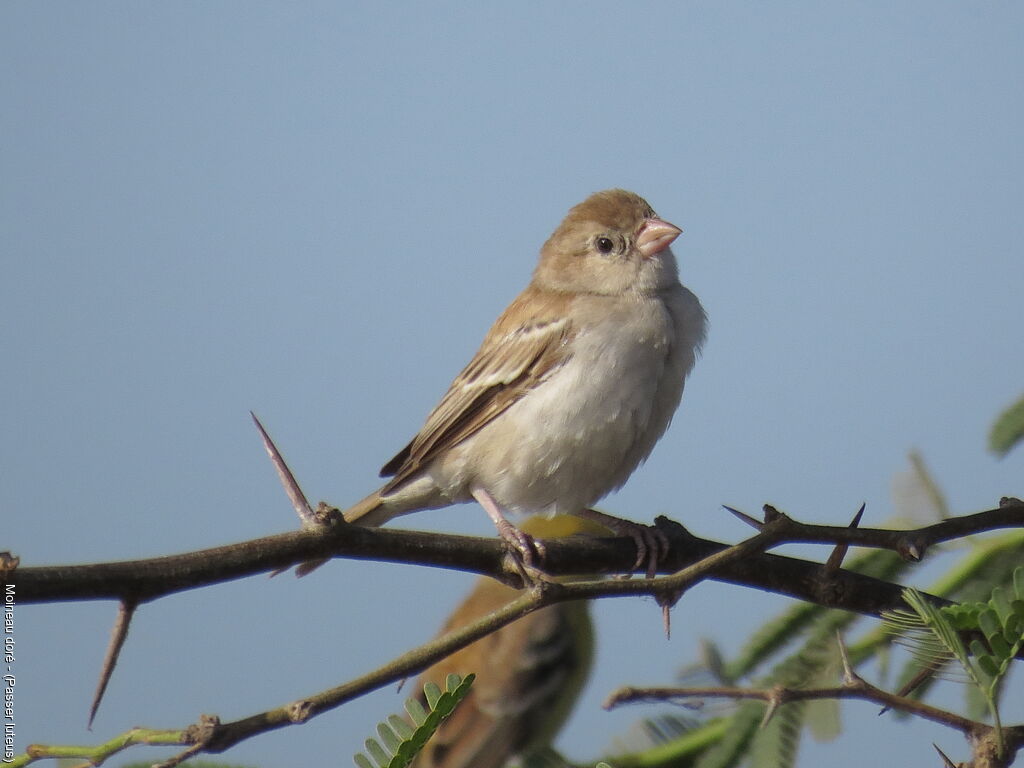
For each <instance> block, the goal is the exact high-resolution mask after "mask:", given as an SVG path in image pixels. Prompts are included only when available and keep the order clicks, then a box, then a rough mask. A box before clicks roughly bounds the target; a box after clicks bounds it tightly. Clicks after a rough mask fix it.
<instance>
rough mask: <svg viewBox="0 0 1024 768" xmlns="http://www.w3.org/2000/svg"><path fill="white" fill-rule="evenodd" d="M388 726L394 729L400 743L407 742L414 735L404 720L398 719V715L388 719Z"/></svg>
mask: <svg viewBox="0 0 1024 768" xmlns="http://www.w3.org/2000/svg"><path fill="white" fill-rule="evenodd" d="M388 724H389V725H390V726H391V727H392V728H393V729H394V731H395V733H397V734H398V735H399V736H400V737H401V739H402V741H408V740H409V739H411V738H412V736H413V734H414V733H415V731H414V730H413V729H412V728H411V727H410V725H409V723H408V722H407V721H406V720H405V718H403V717H399V716H398V715H391V716H390V717H388Z"/></svg>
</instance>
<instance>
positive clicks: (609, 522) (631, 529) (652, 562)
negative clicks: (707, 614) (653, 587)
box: [576, 509, 669, 579]
mask: <svg viewBox="0 0 1024 768" xmlns="http://www.w3.org/2000/svg"><path fill="white" fill-rule="evenodd" d="M576 514H577V516H579V517H582V518H585V519H587V520H593V521H594V522H595V523H598V524H599V525H603V526H604V527H605V528H607V529H608V530H610V531H613V532H614V533H617V534H619V535H620V536H629V537H630V538H631V539H633V541H634V542H635V543H636V562H635V563H633V567H632V568H631V569H630V571H629V573H627V574H626V578H627V579H628V578H629V577H630V576H632V575H633V572H634V571H638V570H640V569H641V568H642V567H643V565H644V563H646V564H647V578H648V579H653V578H654V575H655V574H656V573H657V572H658V562H659V561H660V560H662V559H663V558H664V557H665V556H666V555H667V554H668V549H669V543H668V537H667V536H666V535H665V534H664V533H662V532H661V530H660V529H658V528H656V527H655V526H653V525H643V524H642V523H634V522H633V521H632V520H623V519H622V518H621V517H613V516H612V515H606V514H605V513H604V512H598V511H597V510H596V509H584V510H581V511H579V512H577V513H576Z"/></svg>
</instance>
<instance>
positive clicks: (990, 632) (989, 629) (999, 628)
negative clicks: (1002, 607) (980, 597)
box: [978, 608, 1003, 642]
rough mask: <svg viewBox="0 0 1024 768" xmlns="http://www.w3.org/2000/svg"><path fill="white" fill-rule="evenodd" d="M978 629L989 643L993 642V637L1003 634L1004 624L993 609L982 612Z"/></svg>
mask: <svg viewBox="0 0 1024 768" xmlns="http://www.w3.org/2000/svg"><path fill="white" fill-rule="evenodd" d="M978 628H979V629H980V630H981V631H982V634H984V635H985V638H986V639H987V640H988V641H989V642H992V638H993V637H998V636H1000V635H1002V634H1003V623H1002V622H1001V621H1000V620H999V616H997V615H996V612H995V611H994V610H992V609H991V608H988V609H987V610H984V611H982V612H981V614H980V615H979V616H978Z"/></svg>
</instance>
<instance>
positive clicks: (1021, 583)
mask: <svg viewBox="0 0 1024 768" xmlns="http://www.w3.org/2000/svg"><path fill="white" fill-rule="evenodd" d="M1013 591H1014V592H1016V593H1017V599H1018V600H1024V566H1022V567H1020V568H1014V570H1013Z"/></svg>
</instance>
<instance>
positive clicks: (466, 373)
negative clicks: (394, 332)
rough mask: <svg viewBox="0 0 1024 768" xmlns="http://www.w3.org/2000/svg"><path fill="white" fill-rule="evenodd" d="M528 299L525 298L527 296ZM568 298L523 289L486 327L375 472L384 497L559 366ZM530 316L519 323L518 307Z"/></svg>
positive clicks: (566, 335)
mask: <svg viewBox="0 0 1024 768" xmlns="http://www.w3.org/2000/svg"><path fill="white" fill-rule="evenodd" d="M531 293H532V295H529V294H531ZM567 301H568V297H567V296H565V295H564V294H542V293H540V292H538V291H531V289H527V291H525V292H524V293H523V294H521V295H520V296H519V298H517V299H516V300H515V301H514V302H512V304H511V305H510V306H509V308H508V309H507V310H505V312H504V314H503V315H502V316H501V317H500V318H498V321H497V322H496V323H495V324H494V327H493V328H491V330H490V332H489V333H488V334H487V338H485V339H484V343H483V344H482V345H481V347H480V350H479V351H478V352H477V353H476V355H474V357H473V359H472V360H471V361H470V362H469V364H468V365H467V366H466V367H465V368H463V370H462V372H461V373H460V374H459V375H458V376H456V377H455V380H454V381H453V382H452V384H451V386H450V387H449V388H448V391H447V392H446V393H445V395H444V397H443V398H441V402H440V403H438V404H437V407H436V408H434V410H433V411H432V412H431V413H430V415H429V416H428V417H427V421H426V423H425V424H424V425H423V428H422V429H421V430H420V432H419V434H417V435H416V437H415V438H413V440H412V442H410V443H409V445H407V446H406V447H405V448H404V449H402V451H400V452H399V453H398V454H397V455H396V456H395V457H394V458H393V459H391V461H389V462H388V463H387V464H385V465H384V468H383V469H382V470H381V475H382V476H388V475H394V477H393V478H392V480H391V481H390V482H389V483H388V484H387V485H385V486H384V488H383V489H382V492H383V493H387V492H388V491H390V490H392V489H393V488H395V487H396V486H398V485H400V484H401V483H403V482H404V481H405V480H407V479H408V478H409V477H410V476H411V475H412V474H414V473H415V472H416V471H417V470H418V469H420V468H421V467H423V466H425V465H426V464H428V463H429V462H430V461H431V460H433V459H434V458H435V457H437V456H438V455H439V454H440V453H442V452H443V451H445V450H448V449H449V448H451V447H453V446H455V445H458V444H459V443H461V442H462V441H463V440H465V439H466V438H467V437H469V436H470V435H472V434H474V433H476V432H478V431H479V430H480V429H481V428H482V427H484V426H485V425H487V424H488V423H489V422H490V421H491V420H493V419H494V418H496V417H497V416H498V415H499V414H501V413H502V412H503V411H505V410H506V409H507V408H508V407H509V406H510V405H512V404H513V403H514V402H516V401H517V400H518V399H519V398H521V397H522V396H523V395H525V394H526V393H527V392H528V391H530V389H531V388H532V387H533V386H535V385H536V383H537V382H538V381H541V380H542V379H544V378H545V377H546V376H548V375H549V374H550V373H551V372H552V371H553V370H554V369H555V368H557V367H558V366H559V365H561V364H562V363H563V362H564V360H565V357H566V354H567V352H566V342H567V341H568V340H569V338H570V337H571V333H572V329H571V328H570V324H569V321H568V319H567V318H566V315H565V312H564V305H565V303H566V302H567ZM525 306H531V307H532V308H534V309H535V311H534V312H533V313H532V314H531V316H530V317H529V318H527V319H526V322H524V318H523V307H525Z"/></svg>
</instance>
